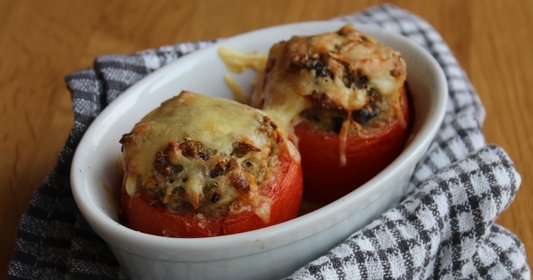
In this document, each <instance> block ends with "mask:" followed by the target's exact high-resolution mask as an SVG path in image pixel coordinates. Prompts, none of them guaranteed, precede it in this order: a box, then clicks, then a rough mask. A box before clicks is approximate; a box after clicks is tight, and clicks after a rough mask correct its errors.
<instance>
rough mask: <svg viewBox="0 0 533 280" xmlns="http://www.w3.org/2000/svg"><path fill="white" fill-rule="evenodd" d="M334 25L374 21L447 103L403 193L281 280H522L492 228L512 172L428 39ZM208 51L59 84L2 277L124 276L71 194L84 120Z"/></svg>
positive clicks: (422, 29)
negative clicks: (48, 166)
mask: <svg viewBox="0 0 533 280" xmlns="http://www.w3.org/2000/svg"><path fill="white" fill-rule="evenodd" d="M334 20H341V21H350V22H359V23H366V24H373V25H379V26H381V27H383V28H385V29H389V30H392V31H396V32H399V33H401V34H403V35H405V36H407V37H409V38H411V39H412V40H414V41H416V42H418V43H419V44H421V45H422V46H424V47H425V48H426V49H427V50H429V51H430V53H431V54H432V55H433V56H434V57H435V58H436V59H437V61H438V62H439V64H440V65H441V67H442V68H443V69H444V72H445V74H446V77H447V80H448V86H449V103H448V108H447V112H446V117H445V120H444V122H443V124H442V126H441V128H440V130H439V132H438V134H437V136H436V138H435V140H434V142H433V144H432V145H431V146H430V148H429V149H428V151H427V153H426V154H425V155H424V157H423V158H422V159H421V160H420V162H419V163H418V165H417V166H416V169H415V172H414V174H413V176H412V178H411V180H410V185H409V190H410V192H409V195H408V196H407V197H406V198H405V199H404V200H403V201H402V202H401V203H400V204H399V205H398V206H397V207H395V208H393V209H391V210H389V211H388V212H386V213H385V214H383V215H382V216H381V217H380V218H379V219H377V220H375V221H374V222H372V223H371V224H370V225H368V226H366V227H365V228H364V229H362V230H360V231H358V232H356V233H354V234H353V235H352V236H350V237H349V238H348V239H347V240H346V241H344V242H343V243H341V244H340V245H338V246H337V247H335V248H332V250H331V251H330V252H328V253H327V254H326V255H324V256H322V257H320V258H318V259H317V260H315V261H313V262H311V263H309V264H307V265H306V266H304V267H302V268H301V269H299V270H298V271H296V272H295V273H294V274H293V275H292V276H290V277H288V278H286V279H428V278H433V279H476V278H477V279H530V268H529V266H528V261H527V257H526V253H525V249H524V246H523V244H522V243H521V242H520V241H519V240H518V239H517V238H516V236H515V235H513V234H512V233H511V232H509V231H508V230H506V229H505V228H502V227H501V226H499V225H496V224H495V223H494V221H495V219H496V218H497V217H498V215H499V214H500V213H501V212H502V211H503V210H505V209H506V208H507V207H508V206H509V204H510V203H511V201H512V200H513V198H514V196H515V194H516V192H517V191H518V187H519V185H520V176H519V174H518V173H517V172H516V170H515V168H514V166H513V163H512V162H511V160H510V159H509V157H508V156H507V155H506V153H505V152H504V151H503V150H502V149H501V148H499V147H498V146H495V145H486V143H485V140H484V137H483V134H482V132H481V129H480V127H481V125H482V122H483V119H484V116H485V112H484V109H483V106H482V104H481V102H480V100H479V98H478V96H477V94H476V93H475V91H474V90H473V88H472V86H471V84H470V82H469V81H468V78H467V77H466V75H465V73H464V71H463V70H462V69H461V67H460V66H459V64H458V63H457V61H456V59H455V58H454V56H453V55H452V53H451V51H450V50H449V48H448V46H447V45H446V43H445V42H444V41H443V40H442V38H441V37H440V35H439V34H438V33H437V32H436V31H435V30H434V29H433V28H432V27H431V26H430V25H429V24H428V23H427V22H426V21H425V20H423V19H421V18H419V17H417V16H416V15H413V14H411V13H409V12H407V11H405V10H402V9H400V8H398V7H395V6H392V5H382V6H377V7H372V8H369V9H367V10H365V11H362V12H359V13H356V14H353V15H349V16H343V17H339V18H336V19H334ZM212 43H213V42H212V41H201V42H196V43H182V44H177V45H174V46H166V47H161V48H158V49H153V50H146V51H143V52H139V53H136V54H132V55H106V56H101V57H98V58H97V59H96V61H95V64H94V69H85V70H81V71H77V72H74V73H72V74H70V75H68V76H67V77H66V81H67V85H68V88H69V90H70V91H71V93H72V103H73V108H74V114H75V125H74V128H73V129H72V131H71V133H70V136H69V139H68V140H67V143H66V145H65V147H64V148H63V150H62V152H61V154H60V156H59V160H58V163H57V166H56V167H55V168H54V170H53V171H52V172H51V173H50V174H49V175H48V177H47V179H46V181H45V183H44V185H43V186H42V187H41V188H39V189H38V190H37V192H36V194H35V197H34V198H33V200H32V201H31V203H30V205H29V207H28V209H27V211H26V213H25V214H24V216H23V218H22V221H21V224H20V227H19V231H18V235H17V247H16V251H15V254H14V257H13V259H12V261H11V264H10V267H9V271H8V274H9V276H8V279H56V278H72V279H84V278H87V279H95V278H97V279H123V278H125V275H124V274H123V273H122V271H121V269H120V265H119V263H118V262H117V261H116V259H115V258H114V256H113V255H112V254H111V252H110V250H109V249H108V248H107V246H106V244H105V242H104V241H103V240H102V239H101V238H100V237H98V236H97V235H96V234H95V233H94V232H93V231H92V230H91V228H90V227H89V226H88V224H87V222H86V221H85V220H84V218H83V216H82V215H81V213H80V211H79V210H78V209H77V207H76V204H75V202H74V199H73V197H72V193H71V190H70V183H69V171H70V164H71V161H72V157H73V154H74V150H75V149H76V146H77V145H78V143H79V141H80V139H81V137H82V136H83V133H84V132H85V131H86V129H87V128H88V126H89V125H90V124H91V122H92V121H93V120H94V119H95V118H96V117H97V116H98V114H99V113H100V112H101V111H102V110H103V109H104V108H105V107H106V105H108V104H109V103H110V102H112V101H113V100H114V99H115V98H116V97H117V96H118V95H120V94H121V93H122V92H124V91H125V90H126V89H127V88H128V87H130V86H131V85H133V84H134V83H136V82H137V81H139V80H140V79H142V78H143V77H145V76H146V75H148V74H149V73H151V72H153V71H155V70H157V69H159V68H160V67H162V66H164V65H166V64H168V63H169V62H171V61H174V60H175V59H177V58H179V57H181V56H183V55H185V54H187V53H189V52H192V51H194V50H197V49H199V48H201V47H203V46H207V45H210V44H212Z"/></svg>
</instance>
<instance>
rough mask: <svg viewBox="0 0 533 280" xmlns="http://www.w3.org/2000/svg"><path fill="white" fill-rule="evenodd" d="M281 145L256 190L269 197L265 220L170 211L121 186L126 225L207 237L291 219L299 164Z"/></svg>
mask: <svg viewBox="0 0 533 280" xmlns="http://www.w3.org/2000/svg"><path fill="white" fill-rule="evenodd" d="M282 147H284V148H282V151H281V153H280V155H279V156H278V169H277V173H276V174H275V175H274V178H272V179H271V181H270V182H269V183H268V184H267V185H266V186H265V187H264V188H263V189H262V190H260V193H261V195H263V196H266V197H269V198H271V199H272V205H271V212H270V221H269V222H268V223H264V222H263V221H262V220H261V219H260V218H259V217H258V216H257V215H256V214H255V213H253V212H250V211H243V212H240V213H239V214H232V213H230V212H229V211H225V212H222V213H220V214H219V215H218V216H215V217H207V216H204V215H197V214H196V213H194V212H192V211H191V212H185V213H179V214H174V213H170V212H169V211H168V210H167V209H166V208H165V206H164V205H163V203H162V202H161V201H160V200H159V199H157V198H154V197H152V196H151V195H150V193H148V192H147V191H146V190H144V189H138V190H137V191H136V193H135V194H134V195H133V196H129V195H128V193H127V192H126V189H125V187H123V188H122V205H123V208H124V214H125V216H126V220H127V222H128V227H129V228H131V229H133V230H137V231H141V232H144V233H149V234H153V235H160V236H170V237H210V236H218V235H227V234H234V233H240V232H246V231H250V230H255V229H260V228H264V227H267V226H271V225H275V224H279V223H282V222H285V221H287V220H290V219H293V218H295V217H296V215H297V213H298V209H299V208H300V202H301V198H302V188H303V180H302V167H301V165H300V163H297V162H295V161H294V160H293V159H292V158H291V156H290V154H289V151H288V150H287V148H286V147H285V146H282Z"/></svg>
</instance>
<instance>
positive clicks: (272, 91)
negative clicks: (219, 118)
mask: <svg viewBox="0 0 533 280" xmlns="http://www.w3.org/2000/svg"><path fill="white" fill-rule="evenodd" d="M406 75H407V73H406V66H405V62H404V60H403V59H402V58H401V55H400V53H398V52H396V51H394V50H392V49H391V48H390V47H388V46H385V45H384V44H382V43H380V42H379V41H378V40H376V39H375V38H373V37H371V36H369V35H366V34H363V33H361V32H359V31H357V30H355V29H354V27H353V25H351V24H349V25H346V26H344V27H343V28H341V29H340V30H339V31H337V32H332V33H327V34H320V35H315V36H293V37H292V38H291V39H290V40H288V41H282V42H280V43H277V44H275V45H274V46H273V47H272V48H271V50H270V53H269V56H268V60H267V63H266V67H265V70H264V71H262V72H260V73H259V76H258V80H257V83H256V86H255V87H254V91H253V94H252V98H251V105H252V106H254V107H258V108H262V109H264V110H265V111H268V112H271V113H272V114H277V115H278V117H279V118H280V119H281V120H283V122H284V123H285V124H286V125H287V126H289V127H292V128H293V131H294V134H295V135H296V137H295V138H296V140H297V143H298V149H299V151H300V153H301V156H302V167H303V174H304V198H306V199H309V200H311V201H314V202H319V203H328V202H331V201H333V200H335V199H338V198H340V197H342V196H343V195H345V194H347V193H349V192H351V191H352V190H354V189H355V188H357V187H359V186H361V185H362V184H364V183H365V182H367V181H368V180H370V179H371V178H372V177H374V176H375V175H376V174H378V173H379V172H380V171H381V170H382V169H384V168H385V167H386V166H387V165H389V164H390V163H391V162H392V161H393V160H394V159H395V158H396V157H397V156H398V155H399V154H400V153H401V151H402V150H403V147H404V145H405V143H406V141H407V138H408V135H409V124H410V115H412V114H410V109H409V102H408V98H407V93H406V87H405V84H404V83H405V80H406Z"/></svg>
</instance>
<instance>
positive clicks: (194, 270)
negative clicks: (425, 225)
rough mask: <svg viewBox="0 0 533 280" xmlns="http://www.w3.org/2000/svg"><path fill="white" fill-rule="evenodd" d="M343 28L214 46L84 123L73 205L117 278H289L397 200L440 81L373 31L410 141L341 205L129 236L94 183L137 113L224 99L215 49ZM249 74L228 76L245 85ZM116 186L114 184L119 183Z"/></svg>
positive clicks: (423, 143)
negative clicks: (180, 97) (408, 112)
mask: <svg viewBox="0 0 533 280" xmlns="http://www.w3.org/2000/svg"><path fill="white" fill-rule="evenodd" d="M344 24H345V23H342V22H331V21H327V22H304V23H296V24H289V25H282V26H276V27H271V28H266V29H262V30H258V31H254V32H249V33H246V34H242V35H239V36H235V37H233V38H230V39H226V40H222V41H220V42H218V43H216V44H214V45H212V46H209V47H206V48H204V49H201V50H199V51H196V52H194V53H192V54H189V55H187V56H185V57H182V58H180V59H178V60H177V61H175V62H173V63H170V64H169V65H167V66H165V67H163V68H161V69H160V70H157V71H155V72H154V73H152V74H150V75H148V76H147V77H146V78H144V79H142V80H141V81H139V82H138V83H136V84H135V85H134V86H132V87H131V88H129V89H128V90H127V91H126V92H124V93H123V94H122V95H121V96H120V97H119V98H117V99H116V100H115V101H114V102H112V104H110V105H109V106H108V107H107V108H106V109H105V110H104V111H103V112H102V113H101V114H100V115H99V116H98V118H96V120H95V121H94V122H93V123H92V125H91V126H90V127H89V129H88V130H87V132H86V133H85V135H84V136H83V139H82V140H81V142H80V144H79V146H78V148H77V150H76V153H75V156H74V160H73V163H72V170H71V183H72V191H73V194H74V198H75V199H76V202H77V204H78V207H79V209H80V210H81V212H82V214H83V215H84V217H85V218H86V219H87V222H88V223H89V224H90V226H91V227H92V228H93V229H94V231H95V232H96V233H97V234H99V235H100V236H101V237H102V238H103V239H104V240H105V241H106V242H107V244H108V245H109V247H110V248H111V251H112V252H113V253H114V254H115V256H116V258H117V259H118V261H119V262H120V264H121V265H122V268H123V270H124V272H125V273H127V274H128V276H130V277H131V278H134V279H275V278H279V277H283V276H288V275H290V274H291V273H292V272H293V271H295V270H296V269H298V268H299V267H301V266H303V265H305V264H306V263H308V262H309V261H312V260H313V259H315V258H317V257H319V256H321V255H322V254H325V253H326V252H327V251H328V250H329V249H331V248H332V247H334V246H335V245H336V244H338V243H339V242H341V241H342V240H344V239H345V238H346V237H348V236H349V235H350V234H351V233H353V232H355V231H356V230H358V229H360V228H362V227H363V226H365V225H366V224H368V223H369V222H370V221H372V220H373V219H375V218H376V217H379V215H380V214H382V213H383V212H385V211H386V210H387V209H389V208H391V207H392V206H394V205H395V204H397V203H398V202H399V199H400V197H401V196H402V195H403V194H404V191H405V187H406V185H407V182H408V180H409V177H410V176H411V173H412V170H413V168H414V166H415V164H416V163H417V161H418V160H419V159H420V157H421V156H422V155H423V154H424V152H425V151H426V150H427V148H428V146H429V145H430V143H431V141H432V139H433V137H434V136H435V133H436V131H437V129H438V128H439V126H440V124H441V122H442V119H443V117H444V113H445V108H446V102H447V94H448V90H447V85H446V79H445V76H444V74H443V72H442V69H441V68H440V67H439V65H438V63H437V62H436V61H435V60H434V58H433V57H432V56H431V55H430V54H429V53H428V52H427V51H426V50H425V49H423V48H422V47H421V46H419V45H418V44H416V43H414V42H412V41H410V40H408V39H407V38H405V37H403V36H401V35H398V34H396V33H392V32H389V31H385V30H383V29H380V28H378V27H373V26H366V25H358V24H356V25H355V27H356V29H358V30H360V31H362V32H364V33H367V34H370V35H372V36H374V37H375V38H377V39H378V40H380V41H381V42H383V43H384V44H386V45H389V46H390V47H392V48H393V49H395V50H397V51H400V52H401V54H402V57H403V58H404V59H405V61H406V63H407V71H408V78H407V80H408V83H409V87H410V90H411V94H412V98H413V101H414V104H413V105H414V111H415V124H414V127H413V135H414V137H413V138H412V141H411V142H410V144H409V145H408V146H407V147H406V149H405V150H404V151H403V152H402V154H401V155H400V156H399V157H398V158H397V159H396V160H395V161H394V162H393V163H391V164H390V165H389V166H388V167H387V168H386V169H384V170H383V171H382V172H381V173H379V174H378V175H377V176H376V177H374V178H373V179H372V180H370V181H369V182H368V183H366V184H364V185H363V186H361V187H360V188H358V189H356V190H354V191H353V192H351V193H349V194H348V195H346V196H344V197H342V198H341V199H339V200H337V201H335V202H333V203H331V204H329V205H326V206H324V207H322V208H320V209H318V210H315V211H313V212H311V213H308V214H306V215H303V216H300V217H298V218H296V219H293V220H291V221H288V222H285V223H282V224H279V225H275V226H272V227H268V228H264V229H260V230H255V231H251V232H246V233H241V234H235V235H229V236H221V237H211V238H195V239H182V238H166V237H160V236H153V235H148V234H144V233H140V232H137V231H134V230H131V229H129V228H127V227H125V226H123V225H122V224H120V223H119V221H118V215H117V212H116V209H115V208H114V207H110V205H109V203H108V200H107V199H108V196H107V193H106V191H105V190H104V188H103V187H102V183H103V184H105V185H106V186H117V182H120V180H121V178H118V175H117V172H116V169H115V161H116V159H117V158H119V157H120V155H121V152H120V147H121V145H120V144H119V142H118V141H119V139H120V138H121V136H122V134H124V133H127V132H129V131H131V129H132V127H133V125H134V124H135V123H136V122H137V121H138V120H140V119H141V118H142V117H143V116H144V115H145V114H147V113H148V112H149V111H151V110H152V109H154V108H156V107H157V106H159V105H160V103H161V102H162V101H164V100H166V99H168V98H170V97H173V96H175V95H177V94H178V93H179V92H180V91H181V90H190V91H193V92H197V93H202V94H206V95H211V96H215V97H225V98H231V96H232V94H231V92H230V90H229V88H228V87H227V85H226V84H225V82H224V79H223V75H224V74H225V73H227V72H228V71H227V69H226V67H225V66H224V64H223V63H222V61H221V60H220V59H219V57H218V55H217V49H218V47H220V46H226V47H229V48H234V49H239V50H244V51H252V50H254V51H263V52H268V50H269V49H270V47H271V46H272V45H273V44H274V43H276V42H278V41H280V40H283V39H289V38H290V37H291V36H292V35H312V34H318V33H325V32H332V31H336V30H338V29H339V28H340V27H342V26H343V25H344ZM254 78H255V73H254V72H253V71H247V72H245V73H244V74H240V75H238V76H237V77H236V79H237V81H238V82H239V83H240V84H241V85H242V86H243V87H244V88H246V86H247V85H249V84H250V83H251V81H252V80H253V79H254ZM118 185H120V184H118Z"/></svg>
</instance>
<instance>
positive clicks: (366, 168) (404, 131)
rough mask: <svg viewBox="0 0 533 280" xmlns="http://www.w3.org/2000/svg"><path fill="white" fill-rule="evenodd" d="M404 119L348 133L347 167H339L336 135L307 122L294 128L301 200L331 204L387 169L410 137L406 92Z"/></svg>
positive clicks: (402, 96) (401, 96) (404, 97)
mask: <svg viewBox="0 0 533 280" xmlns="http://www.w3.org/2000/svg"><path fill="white" fill-rule="evenodd" d="M400 98H402V99H403V100H401V101H400V104H403V106H402V111H403V119H394V120H392V121H391V122H389V123H387V124H385V125H383V126H381V127H377V128H371V129H370V130H368V131H366V133H364V135H359V134H357V133H351V134H349V135H348V138H347V140H346V159H347V164H346V165H345V166H342V167H340V154H339V145H340V140H339V135H338V134H333V133H330V132H324V131H320V130H317V129H315V128H314V127H313V126H312V124H310V123H309V122H305V121H304V122H302V123H300V124H298V125H297V126H296V127H295V128H294V131H295V134H296V135H297V136H298V138H299V140H298V150H299V151H300V154H301V156H302V167H303V172H304V173H303V175H304V186H305V189H304V194H303V196H304V199H308V200H310V201H313V202H318V203H329V202H332V201H334V200H336V199H338V198H340V197H342V196H344V195H346V194H348V193H350V192H351V191H353V190H354V189H356V188H358V187H360V186H361V185H363V184H364V183H366V182H367V181H368V180H370V179H371V178H372V177H374V176H376V175H377V174H378V173H379V172H381V170H383V169H384V168H385V167H387V166H388V165H389V164H390V163H391V162H392V161H393V160H394V159H395V158H396V157H397V156H398V155H399V154H400V153H401V152H402V150H403V147H404V145H405V143H406V140H407V137H408V134H409V125H408V124H409V106H408V102H407V97H406V93H405V89H404V90H402V94H401V95H400Z"/></svg>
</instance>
